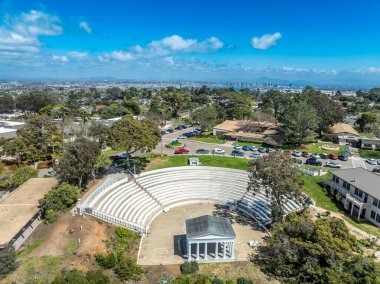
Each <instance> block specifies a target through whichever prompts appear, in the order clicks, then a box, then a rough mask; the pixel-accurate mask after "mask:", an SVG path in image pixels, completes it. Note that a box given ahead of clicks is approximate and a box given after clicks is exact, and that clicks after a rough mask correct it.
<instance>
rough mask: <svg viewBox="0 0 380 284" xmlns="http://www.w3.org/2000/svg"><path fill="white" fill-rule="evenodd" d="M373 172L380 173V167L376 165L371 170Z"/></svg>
mask: <svg viewBox="0 0 380 284" xmlns="http://www.w3.org/2000/svg"><path fill="white" fill-rule="evenodd" d="M372 171H373V172H374V173H380V167H376V168H374V169H373V170H372Z"/></svg>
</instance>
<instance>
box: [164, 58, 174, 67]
mask: <svg viewBox="0 0 380 284" xmlns="http://www.w3.org/2000/svg"><path fill="white" fill-rule="evenodd" d="M164 61H165V62H166V63H168V64H169V65H174V64H175V61H174V58H173V56H167V57H164Z"/></svg>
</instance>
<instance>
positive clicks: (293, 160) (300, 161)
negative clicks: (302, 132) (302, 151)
mask: <svg viewBox="0 0 380 284" xmlns="http://www.w3.org/2000/svg"><path fill="white" fill-rule="evenodd" d="M291 160H292V162H293V163H296V164H302V160H301V159H297V158H292V159H291Z"/></svg>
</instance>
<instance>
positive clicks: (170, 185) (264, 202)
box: [91, 166, 299, 230]
mask: <svg viewBox="0 0 380 284" xmlns="http://www.w3.org/2000/svg"><path fill="white" fill-rule="evenodd" d="M248 181H249V177H248V173H247V172H245V171H241V170H235V169H228V168H220V167H204V166H186V167H175V168H165V169H160V170H154V171H150V172H146V173H142V174H140V175H137V176H136V177H135V180H131V181H118V182H117V183H115V184H113V185H111V186H110V187H109V188H106V189H105V190H104V191H102V193H101V194H99V195H100V196H97V197H96V200H93V201H92V202H91V207H92V209H93V210H94V212H96V216H98V217H99V216H101V217H102V218H103V219H105V218H107V220H110V222H113V221H112V220H116V221H115V222H117V224H119V225H120V224H122V222H124V221H125V222H127V223H128V224H129V227H131V228H133V227H136V228H138V229H139V230H142V229H141V228H145V229H147V230H148V226H149V224H150V223H151V222H152V220H153V218H155V217H156V216H157V215H158V214H160V212H162V211H163V210H164V209H169V208H172V207H176V206H180V205H185V204H196V203H211V204H221V205H228V204H237V209H238V210H240V211H242V212H244V213H246V214H248V215H250V216H252V218H254V219H256V220H258V221H260V222H262V223H263V224H267V223H270V222H271V207H270V201H269V200H268V198H267V197H266V195H265V194H263V193H256V194H252V193H250V192H246V189H247V184H248ZM285 207H286V211H287V212H289V211H293V210H297V209H298V208H299V206H298V205H297V204H296V203H295V202H294V201H289V202H288V203H287V204H286V205H285ZM93 215H94V214H93ZM94 216H95V215H94ZM122 220H124V221H122ZM130 224H132V225H130ZM140 226H141V227H140Z"/></svg>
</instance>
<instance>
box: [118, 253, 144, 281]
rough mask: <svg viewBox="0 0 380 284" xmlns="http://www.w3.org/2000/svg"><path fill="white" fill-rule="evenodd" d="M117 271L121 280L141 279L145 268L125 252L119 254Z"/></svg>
mask: <svg viewBox="0 0 380 284" xmlns="http://www.w3.org/2000/svg"><path fill="white" fill-rule="evenodd" d="M115 273H116V275H117V276H118V277H119V278H120V280H123V281H126V280H135V281H138V280H140V279H141V277H142V274H143V270H142V268H141V267H140V266H138V265H137V263H136V262H135V261H134V260H133V259H132V258H130V257H127V256H126V255H125V254H124V253H122V254H120V255H119V256H118V263H117V265H116V267H115Z"/></svg>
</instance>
